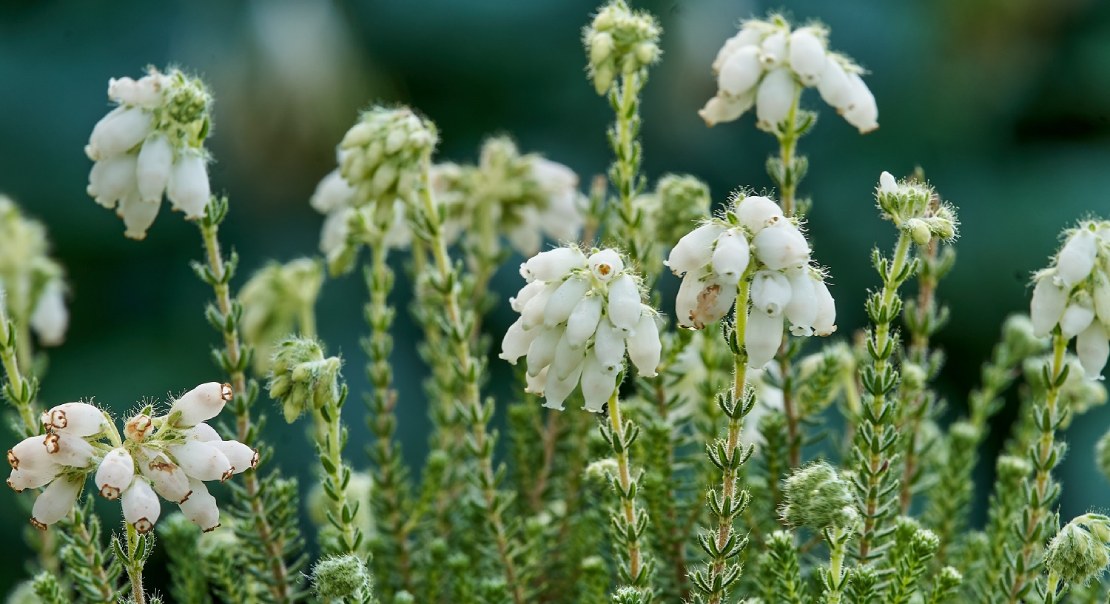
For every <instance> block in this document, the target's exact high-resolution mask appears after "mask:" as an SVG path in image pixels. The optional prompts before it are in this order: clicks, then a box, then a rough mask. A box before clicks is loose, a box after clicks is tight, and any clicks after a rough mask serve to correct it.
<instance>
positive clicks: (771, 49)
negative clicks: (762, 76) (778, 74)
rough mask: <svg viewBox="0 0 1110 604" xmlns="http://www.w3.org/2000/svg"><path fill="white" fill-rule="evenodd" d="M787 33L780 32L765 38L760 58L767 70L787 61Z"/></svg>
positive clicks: (760, 48) (760, 46)
mask: <svg viewBox="0 0 1110 604" xmlns="http://www.w3.org/2000/svg"><path fill="white" fill-rule="evenodd" d="M786 43H787V37H786V32H785V31H782V30H779V31H776V32H774V33H772V34H771V35H769V36H767V37H766V38H763V42H762V43H761V44H760V45H759V56H760V59H761V60H762V61H763V64H764V65H765V66H766V67H767V68H772V67H778V66H779V65H781V64H782V63H783V61H785V60H786Z"/></svg>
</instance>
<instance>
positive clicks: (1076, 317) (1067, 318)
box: [1060, 291, 1095, 339]
mask: <svg viewBox="0 0 1110 604" xmlns="http://www.w3.org/2000/svg"><path fill="white" fill-rule="evenodd" d="M1086 294H1087V293H1086V292H1083V291H1081V292H1078V293H1077V294H1076V295H1074V296H1073V297H1072V299H1071V303H1070V304H1068V306H1067V308H1065V309H1064V314H1063V315H1062V316H1061V317H1060V333H1061V334H1062V335H1063V336H1064V337H1065V338H1067V339H1071V338H1074V337H1075V336H1077V335H1079V332H1081V331H1083V330H1084V329H1087V326H1088V325H1090V324H1091V322H1092V321H1094V320H1095V309H1094V306H1093V305H1092V304H1091V297H1090V296H1089V295H1086Z"/></svg>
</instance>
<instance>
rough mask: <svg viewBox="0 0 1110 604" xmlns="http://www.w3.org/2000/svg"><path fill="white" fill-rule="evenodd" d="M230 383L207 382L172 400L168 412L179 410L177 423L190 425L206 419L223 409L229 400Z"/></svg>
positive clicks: (183, 425) (230, 394)
mask: <svg viewBox="0 0 1110 604" xmlns="http://www.w3.org/2000/svg"><path fill="white" fill-rule="evenodd" d="M231 396H232V392H231V385H230V384H221V383H219V382H208V383H205V384H201V385H199V386H197V387H196V388H193V389H192V390H190V391H188V392H186V393H185V394H183V395H181V398H179V399H177V400H176V401H174V402H173V405H172V406H171V407H170V414H171V415H172V414H173V413H175V412H179V413H180V414H181V415H180V416H178V419H177V425H178V426H180V427H184V428H187V427H191V426H195V425H197V424H199V423H200V422H203V421H208V420H210V419H212V418H213V417H216V416H217V415H219V414H220V411H223V408H224V404H226V403H227V401H230V400H231Z"/></svg>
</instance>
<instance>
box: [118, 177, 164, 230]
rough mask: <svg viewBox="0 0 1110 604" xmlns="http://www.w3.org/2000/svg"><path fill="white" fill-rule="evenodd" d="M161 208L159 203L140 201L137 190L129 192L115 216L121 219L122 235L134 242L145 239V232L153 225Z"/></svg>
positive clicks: (121, 201)
mask: <svg viewBox="0 0 1110 604" xmlns="http://www.w3.org/2000/svg"><path fill="white" fill-rule="evenodd" d="M161 207H162V202H160V201H154V202H151V201H141V200H140V199H139V190H138V189H132V190H131V191H129V192H128V193H127V196H126V197H124V198H123V199H121V200H120V204H119V208H118V209H116V214H117V215H119V217H120V218H122V219H123V226H124V231H123V235H124V236H125V237H129V238H131V239H136V240H141V239H145V238H146V231H147V229H149V228H150V225H152V224H154V219H155V217H157V216H158V210H159V208H161Z"/></svg>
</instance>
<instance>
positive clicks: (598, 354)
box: [593, 317, 625, 370]
mask: <svg viewBox="0 0 1110 604" xmlns="http://www.w3.org/2000/svg"><path fill="white" fill-rule="evenodd" d="M624 338H625V335H624V333H623V332H621V330H620V329H618V328H617V326H615V325H613V324H612V323H611V322H610V321H609V318H608V317H602V319H601V322H600V323H598V325H597V333H596V334H594V349H593V353H594V357H595V358H596V359H597V362H599V363H601V364H602V365H604V366H606V367H607V368H614V370H617V369H620V366H621V363H622V362H623V361H624V351H625V343H624Z"/></svg>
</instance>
